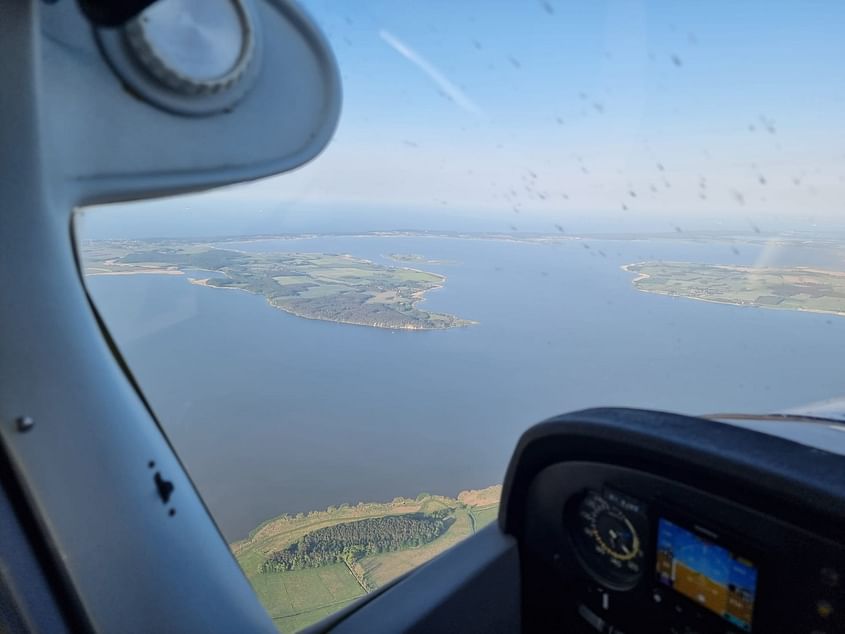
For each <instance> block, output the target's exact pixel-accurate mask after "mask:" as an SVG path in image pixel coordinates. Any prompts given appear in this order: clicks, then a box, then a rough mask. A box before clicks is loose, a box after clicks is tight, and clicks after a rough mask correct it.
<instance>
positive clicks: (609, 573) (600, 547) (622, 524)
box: [571, 491, 645, 590]
mask: <svg viewBox="0 0 845 634" xmlns="http://www.w3.org/2000/svg"><path fill="white" fill-rule="evenodd" d="M627 506H631V507H633V506H634V505H627ZM571 521H572V526H571V529H572V537H573V540H574V542H575V548H576V552H577V553H578V556H579V558H580V559H581V563H582V564H583V565H584V567H585V568H586V569H587V572H589V573H590V574H591V575H592V576H593V577H595V578H596V580H597V581H599V582H601V583H603V584H604V585H606V586H607V587H609V588H613V589H616V590H628V589H630V588H633V587H634V586H635V585H637V582H638V581H639V580H640V578H641V577H642V573H643V560H644V559H645V555H644V553H643V548H644V543H643V540H644V539H645V534H644V531H645V521H644V518H643V517H642V516H641V515H639V514H638V513H637V512H636V511H635V510H631V509H627V508H623V507H622V504H618V503H615V502H613V501H611V500H608V499H607V497H605V496H603V495H601V494H600V493H598V492H596V491H588V492H587V493H586V494H585V496H584V498H583V499H582V500H581V502H580V504H578V506H577V507H576V509H575V513H574V516H573V517H572V520H571Z"/></svg>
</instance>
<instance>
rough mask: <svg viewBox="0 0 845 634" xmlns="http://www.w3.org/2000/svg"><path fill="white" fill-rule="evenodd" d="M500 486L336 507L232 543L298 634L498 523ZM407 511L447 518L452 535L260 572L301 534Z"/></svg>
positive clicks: (260, 589) (266, 600)
mask: <svg viewBox="0 0 845 634" xmlns="http://www.w3.org/2000/svg"><path fill="white" fill-rule="evenodd" d="M500 495H501V486H494V487H488V488H487V489H481V490H479V491H464V492H462V493H460V494H459V495H458V497H457V498H449V497H445V496H437V495H427V494H422V495H420V496H418V498H415V499H408V498H396V499H395V500H393V501H392V502H386V503H362V504H357V505H355V506H350V505H343V506H341V507H337V508H334V507H330V508H329V509H327V510H326V511H317V512H311V513H307V514H302V513H300V514H298V515H296V516H281V517H278V518H275V519H272V520H269V521H268V522H265V523H264V524H262V525H261V526H259V527H258V528H256V529H255V530H254V531H253V532H252V533H251V534H250V536H249V537H248V538H247V539H245V540H243V541H240V542H236V543H234V544H232V552H233V553H234V554H235V557H236V558H237V560H238V563H240V565H241V567H242V568H243V570H244V573H245V574H246V576H247V578H248V579H249V581H250V583H251V584H252V586H253V588H254V589H255V591H256V594H257V595H258V597H259V599H260V600H261V603H262V604H263V605H264V606H265V607H266V608H267V611H268V612H269V614H270V616H271V617H272V618H273V620H274V622H275V623H276V625H277V626H278V627H279V629H280V630H281V631H285V632H292V631H296V630H299V629H302V628H304V627H307V626H308V625H311V624H312V623H316V622H317V621H319V620H320V619H322V618H323V617H325V616H327V615H329V614H331V613H333V612H336V611H337V610H340V609H342V608H343V607H345V606H346V605H348V604H349V603H351V602H352V601H354V600H355V599H357V598H358V597H361V596H363V595H364V594H366V591H365V589H364V588H367V589H368V590H369V591H372V590H375V589H377V588H378V587H380V586H382V585H384V584H386V583H388V582H389V581H391V580H392V579H394V578H396V577H397V576H399V575H402V574H404V573H406V572H408V571H409V570H412V569H413V568H415V567H417V566H419V565H420V564H423V563H425V562H426V561H428V560H430V559H431V558H432V557H435V556H436V555H438V554H440V553H441V552H443V551H444V550H446V549H447V548H449V547H451V546H453V545H455V544H457V543H458V542H459V541H461V540H462V539H465V538H467V537H469V536H470V535H472V534H473V532H474V531H478V530H480V529H481V528H482V527H483V526H484V525H486V524H487V523H489V522H491V521H493V520H494V519H495V517H496V513H497V512H498V501H499V496H500ZM405 513H424V514H431V513H439V514H443V513H446V514H447V517H448V518H449V521H450V525H449V528H448V530H447V531H446V532H445V533H443V534H442V535H440V537H438V538H436V539H435V540H434V541H431V542H429V543H427V544H424V545H423V546H419V547H415V548H405V549H402V550H398V551H392V552H384V553H378V554H375V555H370V556H366V557H364V558H362V559H360V560H359V561H357V562H355V563H354V565H353V566H352V567H350V566H349V565H347V564H344V563H341V564H331V565H325V566H320V567H317V568H304V569H300V570H290V571H285V572H259V569H260V568H261V564H262V563H263V562H264V561H265V560H266V559H267V558H268V557H270V556H271V555H272V553H274V552H276V551H278V550H280V549H282V548H284V547H286V546H288V545H289V544H292V543H294V542H296V541H298V540H299V539H300V538H301V537H302V536H303V535H305V534H307V533H312V532H314V531H317V530H318V529H321V528H326V527H328V526H332V525H336V524H343V523H348V522H354V521H357V520H361V519H370V518H380V517H385V516H392V515H401V514H405Z"/></svg>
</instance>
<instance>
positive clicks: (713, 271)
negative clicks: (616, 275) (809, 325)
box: [622, 262, 845, 316]
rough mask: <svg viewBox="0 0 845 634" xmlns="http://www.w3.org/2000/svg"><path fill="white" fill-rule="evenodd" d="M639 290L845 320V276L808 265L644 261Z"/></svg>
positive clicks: (633, 267) (636, 269)
mask: <svg viewBox="0 0 845 634" xmlns="http://www.w3.org/2000/svg"><path fill="white" fill-rule="evenodd" d="M622 268H623V269H624V270H625V271H628V272H629V273H635V274H636V277H635V278H634V279H633V284H634V287H635V288H637V289H638V290H640V291H643V292H646V293H657V294H659V295H670V296H676V297H687V298H690V299H697V300H701V301H707V302H718V303H721V304H734V305H737V306H756V307H759V308H775V309H779V310H798V311H807V312H814V313H828V314H831V315H841V316H845V272H841V271H832V270H824V269H814V268H806V267H784V268H769V267H753V266H735V265H717V264H697V263H691V262H639V263H636V264H627V265H625V266H623V267H622Z"/></svg>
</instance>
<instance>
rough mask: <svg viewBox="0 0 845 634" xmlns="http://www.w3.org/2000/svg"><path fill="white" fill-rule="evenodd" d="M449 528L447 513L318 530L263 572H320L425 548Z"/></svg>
mask: <svg viewBox="0 0 845 634" xmlns="http://www.w3.org/2000/svg"><path fill="white" fill-rule="evenodd" d="M448 527H449V523H448V522H447V520H446V519H445V518H444V513H442V512H441V513H436V514H429V515H427V514H423V513H409V514H407V515H386V516H384V517H374V518H369V519H364V520H358V521H355V522H345V523H342V524H335V525H334V526H327V527H325V528H320V529H317V530H316V531H314V532H312V533H308V534H307V535H303V536H302V537H301V538H300V539H299V541H297V542H294V543H293V544H291V545H289V546H287V547H285V548H283V549H282V550H279V551H276V552H275V553H273V554H271V555H270V556H269V557H268V558H267V559H266V560H265V561H264V563H263V564H261V572H283V571H286V570H299V569H301V568H316V567H318V566H327V565H329V564H335V563H340V562H342V561H346V562H347V563H348V564H350V565H351V564H352V563H354V562H355V561H357V560H358V559H360V558H361V557H366V556H367V555H374V554H376V553H383V552H389V551H393V550H400V549H402V548H412V547H414V546H422V545H423V544H427V543H428V542H430V541H432V540H434V539H436V538H437V537H439V536H440V535H442V534H443V533H444V532H446V529H447V528H448Z"/></svg>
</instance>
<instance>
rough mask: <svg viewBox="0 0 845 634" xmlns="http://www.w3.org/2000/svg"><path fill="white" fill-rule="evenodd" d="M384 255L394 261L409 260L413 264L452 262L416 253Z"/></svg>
mask: <svg viewBox="0 0 845 634" xmlns="http://www.w3.org/2000/svg"><path fill="white" fill-rule="evenodd" d="M386 257H388V258H390V259H391V260H393V261H394V262H410V263H414V264H432V265H436V264H439V265H444V264H454V262H452V261H451V260H432V259H430V258H427V257H425V256H424V255H418V254H416V253H388V254H387V256H386Z"/></svg>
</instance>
